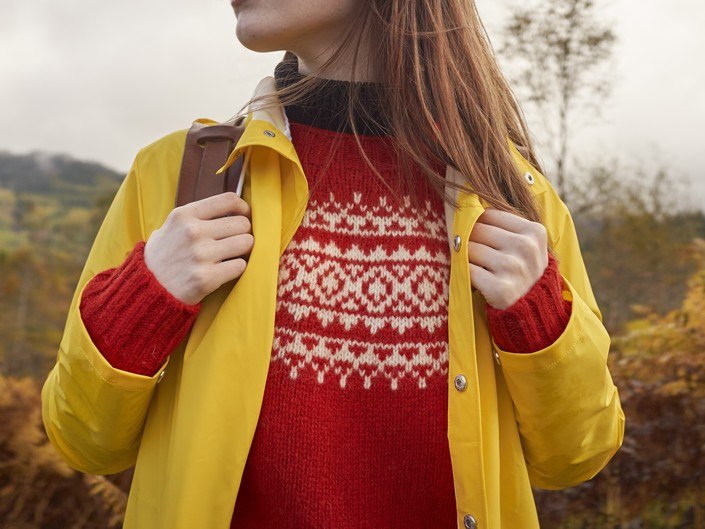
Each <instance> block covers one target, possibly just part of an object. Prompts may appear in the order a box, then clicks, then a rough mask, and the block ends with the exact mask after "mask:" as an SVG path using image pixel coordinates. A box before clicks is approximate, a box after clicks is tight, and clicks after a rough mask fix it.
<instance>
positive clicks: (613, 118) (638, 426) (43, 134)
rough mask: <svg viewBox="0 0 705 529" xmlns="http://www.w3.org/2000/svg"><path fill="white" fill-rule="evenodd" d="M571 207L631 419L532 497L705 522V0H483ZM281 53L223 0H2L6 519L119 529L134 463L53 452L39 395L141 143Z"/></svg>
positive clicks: (597, 515) (593, 512) (578, 510)
mask: <svg viewBox="0 0 705 529" xmlns="http://www.w3.org/2000/svg"><path fill="white" fill-rule="evenodd" d="M477 6H478V9H479V11H480V13H481V15H482V17H483V20H484V21H485V25H486V28H487V32H488V35H489V37H490V39H491V41H492V43H493V46H494V48H495V51H496V53H497V56H498V59H499V61H500V64H501V65H502V67H503V69H504V71H505V73H506V75H507V77H508V78H509V79H510V81H511V84H512V87H513V89H514V90H515V93H516V96H517V98H518V99H519V101H520V103H521V105H522V107H523V109H524V111H525V113H526V116H527V120H528V122H529V127H530V129H531V131H532V134H533V138H534V141H535V142H536V145H537V147H538V149H539V152H540V155H541V160H542V163H543V166H544V170H545V173H546V176H547V177H548V178H549V179H550V180H551V182H552V183H553V185H554V186H555V187H556V189H557V190H558V191H559V193H560V195H561V197H562V198H563V200H564V201H565V202H566V203H567V204H568V207H569V208H570V210H571V212H572V214H573V217H574V220H575V222H576V226H577V229H578V236H579V239H580V242H581V247H582V250H583V257H584V259H585V262H586V265H587V268H588V273H589V276H590V279H591V282H592V286H593V289H594V291H595V295H596V297H597V301H598V304H599V306H600V309H601V310H602V313H603V316H604V321H605V325H606V326H607V328H608V330H609V331H610V334H611V336H612V349H611V353H610V358H609V363H610V369H611V371H612V374H613V377H614V379H615V382H616V384H617V386H618V388H619V391H620V396H621V399H622V404H623V407H624V409H625V413H626V415H627V430H626V436H625V442H624V446H623V447H622V449H621V450H620V452H619V453H618V454H617V455H616V456H615V458H614V459H613V460H612V462H610V464H609V465H608V467H607V468H606V469H605V470H604V471H603V472H602V473H600V474H599V475H598V476H597V477H596V478H594V479H593V480H590V481H589V482H587V483H584V484H582V485H580V486H578V487H574V488H571V489H568V490H566V491H557V492H547V491H538V490H537V491H536V498H537V502H538V506H539V513H540V518H541V523H542V527H546V528H620V529H621V528H625V529H627V528H628V529H637V528H696V529H703V528H705V478H704V477H703V473H704V472H705V171H704V170H703V167H702V166H701V164H702V162H701V152H702V146H701V144H702V141H703V139H705V136H704V134H703V128H704V126H705V90H702V88H701V87H702V86H703V85H704V84H705V68H703V67H702V65H701V66H699V67H698V66H697V64H700V63H701V59H700V56H702V55H703V52H705V36H704V35H703V33H702V31H701V28H702V26H703V23H704V22H705V4H704V3H701V2H696V1H695V0H671V1H670V2H657V1H655V0H604V1H602V0H595V1H592V0H532V1H531V0H525V1H523V2H519V1H509V0H493V1H490V0H478V2H477ZM282 56H283V52H278V53H270V54H259V53H255V52H252V51H249V50H247V49H246V48H244V47H243V46H242V45H241V44H240V43H239V42H238V41H237V39H236V37H235V17H234V15H233V13H232V8H231V7H230V4H229V3H228V2H226V1H225V0H201V1H198V2H196V1H195V0H168V1H167V0H150V1H148V2H145V1H142V2H139V1H138V0H123V1H122V2H112V3H99V2H94V3H90V2H86V1H85V0H82V1H79V0H63V1H61V2H56V1H49V0H34V1H33V2H21V1H20V0H2V2H0V103H1V104H0V124H1V125H2V126H0V337H1V338H2V339H0V526H1V527H8V528H10V527H11V528H13V529H25V528H26V529H34V528H76V529H79V528H86V529H87V528H98V527H101V528H108V527H120V526H121V521H122V515H123V513H124V508H125V503H126V498H127V496H126V494H127V491H128V490H129V485H130V480H131V477H132V476H131V471H127V472H124V473H122V474H117V475H113V476H89V475H84V474H81V473H78V472H75V471H73V470H71V469H70V468H69V467H68V466H66V465H65V464H64V463H63V462H62V461H61V460H60V459H59V456H58V455H56V454H55V453H54V452H53V448H52V447H51V446H50V445H48V444H47V439H46V435H45V433H44V430H43V426H42V423H41V416H40V400H39V392H40V390H41V385H42V383H43V381H44V379H45V377H46V375H47V373H48V372H49V370H50V369H51V368H52V366H53V364H54V361H55V359H56V353H57V349H58V344H59V341H60V339H61V335H62V332H63V327H64V324H65V321H66V313H67V310H68V306H69V303H70V300H71V296H72V294H73V291H74V288H75V286H76V282H77V280H78V276H79V274H80V272H81V269H82V267H83V264H84V262H85V259H86V257H87V254H88V250H89V249H90V245H91V243H92V241H93V238H94V237H95V234H96V233H97V231H98V227H99V226H100V223H101V222H102V219H103V217H104V215H105V212H106V211H107V208H108V206H109V205H110V203H111V201H112V199H113V196H114V194H115V191H116V190H117V188H118V186H119V184H120V182H121V180H122V178H123V177H124V175H125V172H126V171H127V169H128V168H129V166H130V164H131V162H132V159H133V158H134V156H135V154H136V153H137V151H138V149H140V148H141V147H143V146H145V145H147V144H149V143H151V142H152V141H154V140H156V139H158V138H159V137H161V136H163V135H165V134H167V133H169V132H172V131H173V130H176V129H182V128H187V127H188V126H189V125H190V123H191V121H192V120H193V119H196V118H198V117H210V118H213V119H216V120H225V119H227V118H229V117H231V116H232V115H233V114H235V112H236V111H237V110H238V109H239V108H240V106H241V105H242V104H243V103H244V102H245V101H246V100H247V99H248V98H249V96H250V95H251V93H252V91H253V89H254V87H255V85H256V81H257V80H259V79H260V78H261V77H263V76H265V75H273V71H274V65H275V64H276V63H277V62H278V61H279V60H280V59H281V58H282Z"/></svg>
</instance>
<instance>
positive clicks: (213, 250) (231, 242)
mask: <svg viewBox="0 0 705 529" xmlns="http://www.w3.org/2000/svg"><path fill="white" fill-rule="evenodd" d="M254 240H255V239H254V237H253V236H252V234H251V233H243V234H240V235H233V236H230V237H226V238H224V239H220V240H219V241H214V242H213V243H211V244H210V245H209V246H208V260H209V262H212V263H217V262H220V261H224V260H225V259H231V258H233V257H242V256H243V255H249V254H250V252H251V251H252V245H253V244H254Z"/></svg>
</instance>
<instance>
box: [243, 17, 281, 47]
mask: <svg viewBox="0 0 705 529" xmlns="http://www.w3.org/2000/svg"><path fill="white" fill-rule="evenodd" d="M235 35H236V36H237V40H239V41H240V44H242V45H243V46H244V47H245V48H247V49H248V50H252V51H256V52H260V53H267V52H271V51H280V50H284V49H285V48H286V46H284V47H281V46H280V43H278V42H276V39H274V38H272V37H271V36H270V35H268V34H267V33H266V32H263V31H261V30H259V29H255V28H252V27H251V26H249V27H248V25H247V24H244V23H242V22H241V21H238V24H237V26H236V28H235Z"/></svg>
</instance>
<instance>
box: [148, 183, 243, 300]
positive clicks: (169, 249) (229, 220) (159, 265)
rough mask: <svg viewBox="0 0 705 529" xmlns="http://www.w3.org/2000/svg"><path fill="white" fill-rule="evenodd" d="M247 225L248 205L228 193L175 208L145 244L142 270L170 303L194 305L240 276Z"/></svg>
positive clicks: (233, 194) (231, 193)
mask: <svg viewBox="0 0 705 529" xmlns="http://www.w3.org/2000/svg"><path fill="white" fill-rule="evenodd" d="M250 219H251V210H250V206H249V204H248V203H247V202H245V201H244V200H243V199H242V198H240V197H239V196H237V195H236V194H235V193H233V192H230V191H228V192H225V193H220V194H218V195H213V196H210V197H207V198H204V199H202V200H197V201H195V202H190V203H188V204H184V205H183V206H179V207H177V208H174V209H173V210H172V211H171V212H170V213H169V216H168V217H167V218H166V220H165V221H164V224H163V225H162V226H161V227H160V228H159V229H158V230H155V231H154V232H152V234H151V236H150V237H149V240H147V243H146V244H145V247H144V260H145V264H146V265H147V268H149V269H150V270H151V271H152V273H153V274H154V276H155V277H156V278H157V280H158V281H159V282H160V283H161V284H162V285H163V286H164V288H166V289H167V290H168V291H169V292H170V293H171V294H172V295H173V296H174V297H176V298H178V299H180V300H181V301H183V302H184V303H187V304H196V303H199V302H200V301H201V300H202V299H203V298H204V297H205V296H206V295H208V294H210V293H211V292H213V291H214V290H215V289H217V288H218V287H219V286H220V285H222V284H223V283H226V282H227V281H230V280H232V279H235V278H238V277H240V276H241V275H242V273H243V272H244V271H245V267H246V266H247V262H246V261H245V259H244V258H243V257H244V256H245V255H249V253H250V252H251V250H252V246H253V245H254V237H253V235H252V226H251V224H250Z"/></svg>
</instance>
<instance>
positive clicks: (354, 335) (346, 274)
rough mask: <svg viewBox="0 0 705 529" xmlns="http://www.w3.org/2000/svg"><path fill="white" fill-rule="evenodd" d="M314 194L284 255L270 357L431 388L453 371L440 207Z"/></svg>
mask: <svg viewBox="0 0 705 529" xmlns="http://www.w3.org/2000/svg"><path fill="white" fill-rule="evenodd" d="M327 195H328V196H327V197H325V199H323V200H316V199H313V198H312V199H311V200H310V201H309V204H308V208H307V210H306V212H305V214H304V218H303V219H302V223H301V226H300V227H299V229H298V230H297V232H296V234H295V236H294V238H293V239H292V241H291V242H290V244H289V246H288V247H287V249H286V251H285V252H284V254H283V255H282V257H281V262H280V274H279V281H278V294H277V325H276V328H275V336H274V344H273V351H272V362H281V363H282V364H283V365H284V366H286V367H287V369H288V373H289V376H290V378H292V379H296V378H298V377H299V376H301V375H306V374H307V375H309V376H313V377H315V380H316V381H317V382H318V383H321V384H322V383H324V382H325V381H326V380H328V379H329V378H330V377H333V379H334V380H336V381H337V382H338V384H339V386H340V388H342V389H344V388H346V387H347V385H348V383H349V380H350V379H351V378H356V379H359V380H360V382H361V387H363V388H365V389H370V388H371V387H372V386H373V384H374V383H384V384H386V385H387V386H388V387H389V388H390V389H392V390H396V389H397V388H398V387H399V384H401V383H413V384H416V385H417V387H418V388H420V389H424V388H425V387H426V385H427V380H428V379H429V378H430V377H432V376H446V375H447V372H448V340H447V306H448V279H449V271H450V260H449V251H448V243H447V239H446V233H445V219H444V217H443V216H442V212H443V209H442V208H435V209H434V208H433V205H432V203H431V201H430V200H428V199H427V200H425V201H424V206H423V207H422V208H420V209H417V208H415V207H413V206H412V204H411V201H410V199H409V197H406V196H404V197H402V207H401V208H400V206H399V204H398V203H397V202H396V201H392V200H389V199H388V197H387V196H385V195H383V194H374V195H372V197H371V198H368V201H367V202H365V201H363V199H362V193H359V192H354V193H353V194H352V196H351V197H350V198H351V200H347V201H345V200H342V199H339V198H338V197H337V196H336V195H335V194H334V193H333V192H332V191H329V192H328V193H327Z"/></svg>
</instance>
